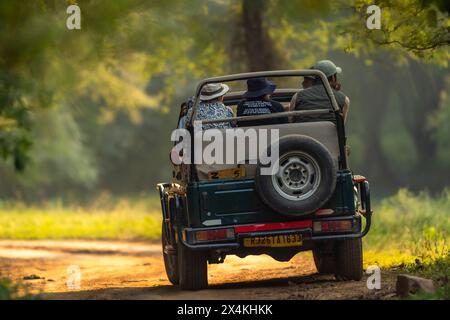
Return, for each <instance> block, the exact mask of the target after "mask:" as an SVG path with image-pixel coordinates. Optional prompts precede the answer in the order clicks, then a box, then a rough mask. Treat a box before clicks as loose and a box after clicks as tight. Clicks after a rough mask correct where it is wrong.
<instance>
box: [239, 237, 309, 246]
mask: <svg viewBox="0 0 450 320" xmlns="http://www.w3.org/2000/svg"><path fill="white" fill-rule="evenodd" d="M302 243H303V241H302V236H301V235H300V234H285V235H277V236H266V237H252V238H244V247H298V246H301V245H302Z"/></svg>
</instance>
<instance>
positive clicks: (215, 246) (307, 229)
mask: <svg viewBox="0 0 450 320" xmlns="http://www.w3.org/2000/svg"><path fill="white" fill-rule="evenodd" d="M369 219H370V218H369ZM338 221H350V222H351V230H346V231H317V230H315V228H314V224H315V223H321V222H333V223H334V222H338ZM294 225H304V226H303V227H300V228H291V226H294ZM279 227H280V223H271V224H258V225H236V226H226V227H221V228H185V229H183V231H182V234H181V241H182V242H183V244H184V245H185V246H187V247H189V248H191V249H193V250H220V249H241V248H243V239H245V238H254V237H270V236H282V235H288V234H300V235H301V236H302V239H303V243H304V244H305V245H306V246H308V244H311V242H314V241H323V240H342V239H351V238H361V237H363V236H364V235H366V234H367V232H368V231H369V229H370V223H368V222H367V221H366V225H365V227H364V230H361V216H360V215H354V216H343V217H330V218H321V219H313V220H301V221H293V222H289V223H283V224H282V226H281V227H282V228H279ZM231 228H232V229H233V230H234V238H233V239H230V240H212V241H197V240H196V233H197V232H198V231H210V230H220V229H231ZM299 249H301V248H299Z"/></svg>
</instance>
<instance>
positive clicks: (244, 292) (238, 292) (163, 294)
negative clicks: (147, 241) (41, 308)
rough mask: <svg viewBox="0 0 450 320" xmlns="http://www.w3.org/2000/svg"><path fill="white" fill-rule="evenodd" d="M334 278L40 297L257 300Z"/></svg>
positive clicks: (127, 289) (45, 295)
mask: <svg viewBox="0 0 450 320" xmlns="http://www.w3.org/2000/svg"><path fill="white" fill-rule="evenodd" d="M334 283H336V280H335V279H334V277H333V276H331V275H319V274H313V275H306V276H298V277H279V278H272V279H264V280H256V281H242V282H231V283H219V284H214V283H213V284H211V285H210V286H209V287H208V289H205V290H200V291H183V290H180V289H179V288H178V287H177V286H173V285H157V286H152V287H122V288H121V287H113V288H105V289H94V290H86V291H72V292H56V293H46V294H44V295H43V298H44V299H63V300H66V299H69V300H71V299H76V300H78V299H81V300H84V299H88V300H89V299H93V300H102V299H236V298H245V299H252V298H254V299H258V298H261V294H262V296H265V295H264V290H263V291H261V289H264V288H266V289H267V292H268V296H271V295H272V293H274V291H279V290H281V291H283V290H285V289H286V288H289V287H291V286H301V285H307V284H313V285H315V286H327V285H333V284H334ZM252 289H258V290H255V292H256V291H258V295H253V296H252V293H254V292H253V290H252ZM272 298H273V299H282V298H283V297H282V296H280V297H278V296H273V297H272Z"/></svg>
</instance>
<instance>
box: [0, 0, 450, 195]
mask: <svg viewBox="0 0 450 320" xmlns="http://www.w3.org/2000/svg"><path fill="white" fill-rule="evenodd" d="M246 1H247V0H245V1H244V0H239V1H238V0H236V1H228V2H227V1H207V2H205V1H200V0H193V1H189V2H186V1H177V0H169V1H162V0H158V1H145V0H117V1H96V0H83V1H79V2H77V3H78V4H79V5H80V7H81V12H82V29H81V30H75V31H69V30H67V29H66V27H65V19H66V18H67V14H66V11H65V10H66V7H67V5H68V4H69V3H73V1H54V0H40V1H26V2H20V3H18V2H17V1H12V0H5V1H2V2H1V4H0V27H1V28H2V30H4V32H3V33H2V34H1V35H0V71H1V72H0V156H2V157H3V158H4V159H8V158H12V159H13V162H14V164H15V167H16V168H18V169H21V168H23V167H24V165H25V164H26V163H29V166H28V169H29V170H28V171H27V172H26V173H25V174H24V176H23V177H18V176H17V175H16V174H14V173H13V172H12V170H10V169H9V168H6V166H4V165H2V166H1V168H0V173H1V175H2V179H0V192H1V193H2V194H3V195H8V196H11V195H15V194H18V193H19V194H25V195H26V196H25V198H27V197H28V198H33V197H34V195H36V194H40V195H42V196H44V197H45V196H46V195H50V196H54V195H57V193H65V192H66V193H72V192H73V193H78V194H86V193H88V192H92V191H93V190H95V189H97V188H98V189H109V190H112V191H114V192H119V193H133V192H135V191H142V190H146V189H148V188H149V187H151V185H152V184H153V183H154V182H157V181H158V180H160V179H164V180H167V179H170V165H169V163H168V161H167V153H168V148H169V147H170V142H169V141H168V140H169V133H170V130H171V129H172V128H173V127H174V123H175V117H176V114H177V111H178V106H179V104H180V102H181V101H182V100H184V99H186V97H187V96H189V95H192V92H193V89H194V86H195V85H194V83H195V82H196V81H197V80H198V79H199V78H203V77H209V76H213V75H220V74H224V73H230V72H242V71H248V69H249V63H248V61H249V60H252V59H256V56H249V51H248V50H246V47H247V45H248V42H251V41H254V38H255V37H248V34H250V35H252V32H253V31H252V30H256V29H258V28H259V27H261V28H262V29H263V31H266V33H265V34H267V35H268V37H262V38H258V39H260V40H259V41H260V42H259V43H253V45H256V48H269V49H268V50H269V51H270V50H272V51H273V52H272V53H273V56H275V57H276V58H277V60H276V61H275V62H276V65H274V66H273V67H272V68H283V69H289V68H307V67H309V66H311V65H312V64H313V63H314V62H315V61H316V60H319V59H322V58H327V57H328V58H332V59H335V60H337V61H338V62H339V64H341V65H342V64H344V65H345V68H344V74H343V75H342V82H343V84H344V91H345V93H346V94H347V95H349V96H350V97H351V100H352V111H351V112H350V117H351V118H350V121H349V127H348V132H349V140H350V141H351V142H352V145H351V147H352V159H351V160H352V163H353V165H354V166H355V170H359V171H361V173H366V172H367V174H368V175H369V178H371V179H375V182H376V183H377V185H378V186H380V185H383V186H384V183H386V185H388V187H389V188H384V187H380V188H377V190H386V192H387V193H388V192H391V190H393V189H396V188H397V187H398V186H404V185H408V186H410V187H412V188H413V189H419V187H420V188H422V186H423V185H424V184H425V185H428V184H434V181H436V183H435V185H433V190H439V189H440V188H442V185H443V184H444V182H442V181H441V180H442V179H439V175H440V173H441V172H446V171H448V170H449V168H448V165H447V164H448V163H450V162H449V161H446V159H447V150H448V148H447V145H448V137H450V135H448V134H446V131H445V130H446V129H445V128H446V126H445V123H446V119H447V118H446V113H447V112H446V109H445V107H443V108H441V109H439V110H434V109H433V108H434V106H435V105H437V104H436V103H435V102H434V101H431V100H430V99H429V98H428V97H427V98H424V99H423V101H418V99H417V97H416V96H414V97H410V98H409V100H408V99H407V98H406V97H405V95H406V94H403V95H401V94H400V93H399V91H400V90H399V89H401V88H404V91H405V92H412V91H414V92H417V95H418V96H422V91H421V90H420V89H418V88H417V86H416V85H417V84H414V85H415V86H416V87H414V86H412V85H411V84H410V81H409V79H408V77H407V76H403V77H402V78H395V79H393V78H392V77H391V78H389V77H387V76H386V77H381V76H380V70H382V69H383V70H388V71H393V73H396V74H397V72H399V73H400V74H402V75H403V74H404V73H408V72H410V62H411V61H412V60H411V59H415V60H420V61H421V65H422V64H423V63H424V62H434V63H436V64H438V65H441V66H445V65H446V63H447V61H448V60H449V55H448V46H440V45H439V46H436V48H433V49H424V50H422V49H423V48H422V47H426V46H429V44H428V42H430V41H435V40H436V39H444V40H445V37H446V36H447V35H448V15H447V11H448V10H446V7H445V4H444V3H442V2H441V1H439V0H435V1H422V0H403V1H387V0H386V1H381V2H379V5H380V6H381V8H382V17H383V21H382V26H383V28H384V29H383V30H382V31H381V35H382V36H383V37H381V38H380V36H379V35H380V32H378V31H369V30H367V28H366V27H365V19H366V18H367V16H366V14H365V11H364V6H366V5H367V4H369V3H370V1H359V0H358V1H350V0H344V1H339V2H330V1H322V0H321V1H309V0H305V1H297V2H295V1H294V2H293V1H285V0H261V1H260V2H259V4H260V5H261V6H259V5H258V6H254V7H256V9H258V8H264V9H263V10H262V9H260V10H261V12H259V13H260V15H261V17H262V25H261V26H258V25H256V24H257V22H256V21H249V23H248V24H247V25H244V24H243V17H242V15H243V7H244V4H245V3H250V2H248V1H247V2H246ZM252 3H254V2H252ZM256 13H258V12H256ZM430 19H431V20H433V21H431V20H430ZM430 21H431V22H433V23H431V22H430ZM446 23H447V25H446ZM397 26H398V27H397ZM246 28H247V30H246ZM416 30H420V32H416ZM248 31H250V33H246V32H248ZM263 33H264V32H263ZM246 34H247V38H246V36H245V35H246ZM261 39H263V40H261ZM261 41H262V42H261ZM380 41H381V42H383V43H381V42H380ZM391 42H392V44H390V43H391ZM397 42H401V44H402V45H398V44H396V43H397ZM269 53H270V52H269ZM262 60H264V59H262ZM401 62H403V63H406V62H408V65H405V66H403V67H395V66H396V65H398V64H401ZM361 64H362V65H363V66H361ZM368 65H369V66H368ZM385 65H386V67H384V66H385ZM394 67H395V68H399V69H393V68H394ZM268 68H270V66H269V67H268ZM444 73H448V72H443V71H442V70H441V71H439V72H437V71H432V72H430V73H429V76H428V78H426V79H425V80H424V81H423V83H424V86H425V87H424V89H423V91H425V92H431V91H430V90H429V89H428V87H426V85H427V84H428V83H430V79H433V78H434V77H435V78H436V79H437V80H440V79H441V77H442V75H441V74H444ZM416 78H417V79H420V78H421V76H418V77H416ZM417 79H415V80H414V81H419V80H417ZM386 83H389V84H391V85H390V86H386V85H384V84H386ZM398 83H401V84H402V85H398V87H394V85H393V84H398ZM447 86H448V85H447ZM446 88H447V87H444V88H441V89H439V90H441V91H445V89H446ZM376 92H383V93H384V96H387V97H388V99H389V101H394V102H389V103H390V106H389V108H390V110H392V111H393V113H397V114H400V115H403V114H404V113H405V110H408V108H410V109H412V110H414V112H411V113H410V114H411V115H413V117H411V116H408V118H411V119H408V120H407V121H406V122H408V123H407V125H401V126H400V125H399V126H397V125H396V122H398V121H401V119H396V120H395V121H394V120H392V119H394V117H389V114H388V113H390V110H389V111H386V112H385V111H384V110H383V109H382V108H380V107H379V106H380V105H383V104H384V103H385V101H380V100H377V99H376V98H379V97H378V96H379V95H377V97H374V95H375V93H376ZM394 95H397V97H396V98H395V97H393V96H394ZM432 95H433V94H432ZM437 95H438V94H435V95H434V96H437ZM414 103H416V104H417V105H414ZM421 106H422V107H421ZM423 106H426V107H423ZM427 108H430V109H432V110H430V114H432V120H431V121H430V125H429V128H425V129H424V130H421V132H420V133H419V137H418V138H423V140H424V142H423V143H422V144H421V145H422V146H423V145H427V144H430V141H431V142H432V139H435V140H436V141H437V144H438V145H439V153H438V154H436V155H435V154H434V151H433V152H428V151H427V150H425V151H427V152H428V153H430V158H431V159H437V160H436V162H439V163H440V165H439V166H436V168H437V169H436V170H435V172H434V173H433V174H432V175H430V178H429V179H427V177H426V176H425V177H419V178H417V181H410V180H409V178H410V177H411V176H412V172H414V171H415V170H417V166H418V165H419V164H418V163H419V162H422V161H424V159H422V158H420V155H421V154H423V153H426V152H425V151H424V150H422V149H423V148H422V147H421V146H420V145H419V143H418V142H417V141H418V139H417V137H414V136H413V134H414V130H412V129H411V128H416V127H417V123H418V119H419V120H420V119H421V115H422V114H425V113H426V112H427V111H428V110H427ZM41 110H44V111H41ZM377 113H378V114H380V116H379V117H378V115H377ZM408 113H409V112H408ZM385 114H386V115H385ZM386 117H389V119H391V121H387V122H389V123H388V124H386V125H385V126H384V127H383V129H382V130H381V129H380V128H377V127H376V126H371V122H373V121H372V119H376V118H378V119H379V120H378V122H380V123H382V122H384V121H385V120H386V119H385V118H386ZM425 122H426V123H428V121H427V120H425ZM419 124H420V122H419ZM427 125H428V124H427ZM397 127H398V128H399V129H401V134H398V135H395V133H396V130H397V129H398V128H397ZM447 128H448V126H447ZM44 129H45V130H44ZM66 129H67V130H66ZM381 131H383V132H389V134H386V133H384V135H383V134H381V133H380V132H381ZM391 133H393V134H394V135H395V139H393V138H392V136H393V134H391ZM372 136H376V138H374V139H373V141H371V140H370V137H372ZM424 136H425V137H424ZM51 137H55V138H54V139H52V138H51ZM380 141H381V142H380ZM31 142H33V147H32V144H31ZM367 145H370V147H368V146H367ZM377 145H380V147H379V148H378V149H377V148H376V147H377ZM373 146H374V147H373ZM372 148H374V149H372ZM371 152H375V153H377V154H381V155H382V157H381V158H383V157H384V158H385V159H384V160H386V158H388V159H390V158H393V159H394V160H393V161H392V164H388V165H387V166H385V165H384V162H389V163H390V161H379V160H383V159H376V160H374V162H377V166H378V167H379V169H377V168H375V167H373V168H372V167H369V164H368V163H369V162H368V161H367V160H368V158H369V157H370V153H371ZM434 162H435V161H434V160H433V163H432V164H431V165H433V166H434V165H435V163H434ZM405 163H407V164H408V165H405ZM374 166H375V165H374ZM389 166H390V167H391V168H389ZM391 172H400V176H399V177H393V179H392V182H385V179H383V174H386V173H387V174H389V175H390V173H391ZM436 177H437V178H436ZM377 192H378V191H377ZM58 195H59V194H58Z"/></svg>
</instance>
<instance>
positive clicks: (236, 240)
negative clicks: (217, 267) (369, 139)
mask: <svg viewBox="0 0 450 320" xmlns="http://www.w3.org/2000/svg"><path fill="white" fill-rule="evenodd" d="M301 76H316V77H319V78H320V79H321V81H322V84H323V85H324V87H325V90H326V92H327V95H328V98H329V100H330V103H331V106H332V108H330V109H326V108H322V109H317V110H302V111H289V112H283V113H275V114H269V115H255V116H245V117H234V118H231V119H209V120H204V121H202V124H203V125H204V124H206V123H218V122H232V123H233V124H234V125H236V124H239V122H240V121H243V120H252V119H253V120H254V119H256V118H257V117H259V118H258V119H261V118H266V119H269V118H276V117H289V121H288V122H287V123H284V124H278V125H270V126H263V127H254V129H258V130H261V129H262V128H264V129H277V130H278V131H277V132H278V137H279V138H278V141H276V143H277V144H278V159H277V164H278V166H276V170H275V171H274V172H273V173H272V174H265V175H263V174H262V169H263V167H264V165H263V164H262V163H261V162H260V161H256V162H252V161H250V160H251V159H244V160H245V161H241V162H240V163H237V164H235V165H230V164H223V165H220V164H219V165H217V164H205V163H199V164H198V163H197V164H196V163H181V164H175V165H174V172H173V174H174V179H173V182H170V183H160V184H158V185H157V189H158V190H159V194H160V197H161V208H162V215H163V222H162V249H163V255H164V263H165V268H166V273H167V277H168V279H169V280H170V282H171V283H173V284H174V285H179V286H180V287H181V288H182V289H188V290H198V289H202V288H206V287H207V286H208V272H207V270H208V268H207V265H208V263H209V264H213V263H222V262H224V260H225V257H226V256H227V255H236V256H239V257H242V258H243V257H245V256H247V255H259V254H267V255H269V256H271V257H272V258H274V259H276V260H277V261H289V260H290V259H291V258H292V257H293V256H294V255H296V254H297V253H298V252H301V251H306V250H312V252H313V256H314V262H315V264H316V267H317V270H318V272H319V273H329V274H334V275H335V276H336V277H337V278H340V279H343V280H360V279H361V277H362V263H363V262H362V259H363V254H362V241H361V238H362V237H364V236H365V235H366V234H367V233H368V231H369V229H370V225H371V216H372V212H371V207H370V194H369V183H368V182H367V181H366V179H365V178H364V177H363V176H359V175H354V174H353V173H352V171H351V170H350V169H349V167H348V163H347V154H346V135H345V126H344V120H343V116H342V114H341V113H340V112H339V108H338V106H337V103H336V100H335V97H334V95H333V92H332V90H331V88H330V85H329V83H328V81H327V79H326V77H325V75H324V74H323V73H322V72H320V71H316V70H293V71H269V72H253V73H245V74H236V75H228V76H223V77H217V78H210V79H205V80H203V81H201V82H200V83H199V85H198V87H197V90H196V95H195V102H194V104H193V106H192V108H193V114H194V115H195V112H196V109H197V107H198V105H199V96H200V92H201V89H202V87H203V86H204V85H206V84H208V83H227V82H232V81H245V80H247V79H249V78H256V77H270V78H271V79H274V78H277V79H278V78H286V77H301ZM297 91H298V89H288V88H281V89H280V88H279V89H277V90H276V91H275V92H274V93H273V95H272V99H273V100H276V101H279V102H280V103H282V104H286V103H289V101H290V100H291V98H292V96H293V95H294V94H295V93H296V92H297ZM242 94H243V92H229V93H227V94H226V95H225V97H224V103H225V105H227V106H230V107H233V106H236V105H237V104H238V102H239V101H240V100H241V99H242ZM322 114H328V115H331V116H332V117H331V119H333V120H334V121H323V120H317V121H314V120H313V121H311V120H310V121H302V119H305V118H306V117H310V118H311V116H313V117H314V116H317V115H322ZM192 118H193V117H192ZM240 128H242V129H244V130H245V129H246V128H245V127H240ZM187 130H188V131H189V132H190V133H191V135H192V137H193V136H194V133H195V132H194V130H195V128H194V125H193V124H192V122H191V123H189V124H188V125H187ZM209 130H212V129H209ZM209 130H204V131H205V132H207V131H209ZM213 130H215V131H220V130H222V131H224V130H225V129H213ZM193 140H194V139H192V141H191V145H193V144H194V142H193ZM203 143H204V142H203ZM194 149H195V148H192V150H190V153H191V154H190V156H191V159H193V158H194V154H193V153H194ZM246 155H248V152H247V153H246ZM256 160H259V159H256ZM363 218H364V219H363ZM363 222H364V223H363Z"/></svg>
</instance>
